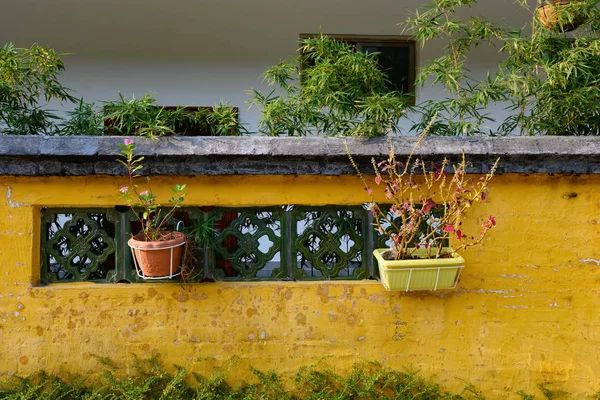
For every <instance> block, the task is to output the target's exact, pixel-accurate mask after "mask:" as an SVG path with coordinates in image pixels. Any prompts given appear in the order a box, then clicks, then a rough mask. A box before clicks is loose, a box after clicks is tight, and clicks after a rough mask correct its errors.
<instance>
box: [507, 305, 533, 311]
mask: <svg viewBox="0 0 600 400" xmlns="http://www.w3.org/2000/svg"><path fill="white" fill-rule="evenodd" d="M504 308H510V309H513V310H523V309H526V308H529V307H527V306H504Z"/></svg>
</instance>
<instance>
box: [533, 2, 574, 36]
mask: <svg viewBox="0 0 600 400" xmlns="http://www.w3.org/2000/svg"><path fill="white" fill-rule="evenodd" d="M583 1H585V0H555V1H553V2H552V3H548V4H544V5H543V6H540V7H538V9H537V18H538V20H539V21H540V22H541V23H542V25H544V26H545V27H546V28H548V29H550V30H552V31H556V32H570V31H572V30H575V29H577V28H578V27H579V26H580V25H581V24H583V23H584V22H585V18H584V17H583V16H575V18H573V20H572V21H564V22H563V23H562V24H561V23H560V20H561V18H560V7H565V6H566V5H568V4H572V3H581V2H583Z"/></svg>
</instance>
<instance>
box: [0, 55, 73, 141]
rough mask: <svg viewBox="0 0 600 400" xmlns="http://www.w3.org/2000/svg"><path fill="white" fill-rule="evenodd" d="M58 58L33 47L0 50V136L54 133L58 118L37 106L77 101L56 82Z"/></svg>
mask: <svg viewBox="0 0 600 400" xmlns="http://www.w3.org/2000/svg"><path fill="white" fill-rule="evenodd" d="M61 56H62V55H61V54H56V53H55V52H54V50H51V49H46V48H44V47H41V46H38V45H37V44H34V45H33V46H31V47H30V48H16V47H14V46H13V44H12V43H8V44H6V45H4V46H2V47H0V134H12V135H38V134H51V133H53V132H55V131H56V125H55V120H57V117H56V116H55V115H54V114H53V113H52V112H50V111H48V110H46V109H44V108H43V105H40V104H39V102H40V101H45V102H46V103H47V102H49V101H50V100H53V99H55V100H58V101H60V102H65V101H76V99H75V98H74V97H73V96H72V95H71V94H69V90H68V89H67V88H65V87H63V86H62V85H61V84H60V83H59V82H58V76H59V75H60V73H61V72H62V71H63V70H64V64H63V62H62V60H61Z"/></svg>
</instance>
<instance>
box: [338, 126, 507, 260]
mask: <svg viewBox="0 0 600 400" xmlns="http://www.w3.org/2000/svg"><path fill="white" fill-rule="evenodd" d="M424 136H425V134H423V135H421V137H420V138H419V139H418V140H417V143H416V145H415V147H414V148H413V150H412V151H411V153H410V154H409V156H408V158H407V160H406V162H404V163H403V162H399V161H397V160H396V156H395V151H394V146H393V144H392V141H391V140H390V152H389V157H388V158H387V159H386V160H383V161H380V162H376V161H375V159H372V160H371V161H372V164H373V168H374V171H375V177H374V180H373V183H374V184H375V186H379V187H382V188H383V190H384V193H385V198H386V199H387V200H388V201H387V202H386V203H387V204H389V205H390V206H385V207H383V206H381V205H379V204H377V203H375V202H374V201H373V202H371V203H370V204H369V209H370V211H371V212H372V213H373V218H374V223H373V225H374V226H375V228H376V230H377V231H378V232H379V233H380V234H381V235H383V236H387V238H388V239H389V240H388V242H389V243H391V244H390V251H389V252H386V253H387V254H385V253H384V255H383V256H384V258H386V259H395V260H404V259H411V258H416V257H417V251H418V250H421V251H419V253H420V254H422V253H423V249H425V250H426V251H425V253H426V258H443V257H450V256H452V255H453V254H454V253H456V252H457V251H459V250H462V249H465V248H467V247H470V246H474V245H477V244H479V243H481V242H482V240H483V239H484V238H485V236H486V235H487V233H488V231H489V230H490V229H491V228H493V227H494V226H496V218H495V217H494V216H492V215H490V216H488V217H487V218H485V219H484V220H483V221H481V223H480V224H479V227H480V229H479V232H478V233H474V232H473V233H469V232H466V231H465V229H464V227H463V220H464V219H465V213H466V211H467V209H468V208H470V207H472V206H473V205H474V204H475V203H477V202H481V201H485V200H486V198H487V196H488V183H489V181H490V179H492V177H493V176H494V173H495V171H496V167H497V165H498V161H499V160H496V162H495V163H494V164H493V165H492V166H491V168H490V172H489V173H487V174H485V175H483V176H480V177H479V178H477V179H473V178H470V177H467V175H466V172H465V170H466V166H467V163H466V160H465V155H464V154H463V155H462V158H461V160H460V162H458V163H457V164H455V165H451V164H450V163H449V161H448V160H447V159H445V158H444V160H443V161H442V162H441V163H439V164H432V165H431V166H428V165H427V164H426V163H425V162H424V161H423V160H421V159H418V158H415V159H414V160H413V156H414V152H415V149H416V148H417V147H418V146H419V145H420V143H421V140H422V139H423V137H424ZM348 156H349V157H350V161H351V163H352V165H353V166H354V168H355V169H356V170H357V172H358V174H359V176H360V178H361V179H362V181H363V183H364V188H365V190H366V191H367V193H369V194H370V195H371V196H372V198H373V197H374V195H373V188H374V187H375V186H372V185H370V184H369V183H368V182H367V180H366V179H365V177H364V176H363V175H362V174H361V173H360V171H359V169H358V167H357V165H356V163H355V162H354V160H353V159H352V156H351V154H350V153H349V152H348ZM451 238H452V239H453V247H452V248H450V247H449V242H450V239H451Z"/></svg>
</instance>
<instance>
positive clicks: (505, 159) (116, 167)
mask: <svg viewBox="0 0 600 400" xmlns="http://www.w3.org/2000/svg"><path fill="white" fill-rule="evenodd" d="M124 139H125V138H124V137H116V136H69V137H56V136H0V175H23V176H38V175H39V176H49V175H52V176H66V175H80V176H81V175H123V174H125V169H124V168H123V167H122V166H121V165H120V164H118V163H117V162H115V160H116V158H117V154H118V152H119V146H118V144H119V143H122V142H123V140H124ZM130 139H134V140H135V141H136V153H137V154H138V155H141V156H144V157H145V161H144V165H145V168H144V170H143V171H144V172H143V173H152V174H155V175H202V174H208V175H232V174H250V175H290V174H298V175H315V174H321V175H347V174H354V173H355V171H354V169H353V168H352V166H351V165H350V163H349V160H348V156H347V154H346V145H345V143H347V144H348V149H349V150H350V152H351V154H352V156H353V157H354V159H355V160H356V162H357V164H358V165H359V166H360V168H361V170H364V171H365V172H368V171H371V167H370V165H371V158H372V157H374V158H375V159H377V160H381V159H384V158H386V157H387V155H388V154H389V140H388V138H385V137H383V138H372V139H354V138H339V137H329V138H323V137H265V136H243V137H165V138H160V139H158V140H155V141H152V140H149V139H145V138H138V137H130ZM416 140H417V138H415V137H395V138H393V139H392V142H393V144H394V148H395V152H396V154H397V158H398V160H399V161H402V160H403V158H404V157H405V156H406V155H408V154H409V153H410V152H411V150H412V149H413V147H414V145H415V142H416ZM463 152H464V153H465V154H466V156H467V161H468V162H469V167H468V172H470V173H484V172H487V171H488V170H489V167H490V165H492V164H493V162H494V161H495V160H496V159H497V158H500V164H499V169H498V172H499V173H557V174H600V137H573V136H538V137H472V138H471V137H469V138H462V137H427V138H425V139H424V140H423V141H422V143H421V145H420V146H419V147H418V148H417V149H416V151H415V154H416V155H417V156H419V157H422V158H423V159H425V160H427V161H438V162H439V161H441V160H442V159H443V158H444V157H447V158H449V159H450V160H457V159H458V158H459V157H460V156H461V154H462V153H463Z"/></svg>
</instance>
